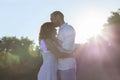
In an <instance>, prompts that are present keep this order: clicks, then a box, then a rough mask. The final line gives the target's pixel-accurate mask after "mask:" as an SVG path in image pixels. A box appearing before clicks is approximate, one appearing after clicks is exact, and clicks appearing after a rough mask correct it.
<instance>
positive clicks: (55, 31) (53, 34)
mask: <svg viewBox="0 0 120 80" xmlns="http://www.w3.org/2000/svg"><path fill="white" fill-rule="evenodd" d="M56 35H57V30H56V28H54V29H53V31H52V36H53V37H56Z"/></svg>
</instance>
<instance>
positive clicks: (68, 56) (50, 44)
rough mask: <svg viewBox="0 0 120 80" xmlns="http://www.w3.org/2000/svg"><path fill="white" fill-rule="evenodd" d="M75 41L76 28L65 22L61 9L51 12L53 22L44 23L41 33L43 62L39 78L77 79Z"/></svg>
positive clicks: (44, 79) (54, 79)
mask: <svg viewBox="0 0 120 80" xmlns="http://www.w3.org/2000/svg"><path fill="white" fill-rule="evenodd" d="M58 26H59V32H58V34H57V32H56V31H57V30H56V27H58ZM74 41H75V30H74V29H73V27H72V26H70V25H68V24H67V23H65V21H64V15H63V14H62V13H61V12H60V11H54V12H53V13H51V22H46V23H44V24H43V25H42V26H41V29H40V33H39V44H40V49H41V54H42V56H43V64H42V66H41V68H40V71H39V72H38V80H76V62H75V58H74V57H73V51H74V47H75V46H74Z"/></svg>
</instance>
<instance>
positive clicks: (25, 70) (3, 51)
mask: <svg viewBox="0 0 120 80" xmlns="http://www.w3.org/2000/svg"><path fill="white" fill-rule="evenodd" d="M41 64H42V56H41V54H40V49H39V47H38V46H35V44H34V43H33V41H31V40H29V39H28V38H24V37H21V39H18V38H16V37H3V38H1V39H0V77H1V76H3V77H4V76H5V77H4V78H5V79H6V80H8V78H7V76H9V77H11V79H10V78H9V80H16V79H15V77H16V78H17V77H20V78H21V80H22V79H24V78H25V76H23V75H26V76H27V77H26V78H29V80H30V79H32V78H33V79H34V80H36V79H35V78H36V76H37V73H38V71H39V68H40V65H41ZM31 75H32V76H31ZM4 78H3V80H4ZM26 78H25V80H27V79H26Z"/></svg>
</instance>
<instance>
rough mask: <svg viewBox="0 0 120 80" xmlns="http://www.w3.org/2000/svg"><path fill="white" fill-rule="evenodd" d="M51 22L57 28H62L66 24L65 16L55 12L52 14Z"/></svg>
mask: <svg viewBox="0 0 120 80" xmlns="http://www.w3.org/2000/svg"><path fill="white" fill-rule="evenodd" d="M50 19H51V22H53V23H54V24H56V26H61V25H62V24H63V23H64V15H63V13H61V12H60V11H54V12H53V13H51V18H50Z"/></svg>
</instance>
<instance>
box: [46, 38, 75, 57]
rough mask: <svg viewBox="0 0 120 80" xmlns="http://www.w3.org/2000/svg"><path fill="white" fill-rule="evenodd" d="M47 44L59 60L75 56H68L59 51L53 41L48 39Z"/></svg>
mask: <svg viewBox="0 0 120 80" xmlns="http://www.w3.org/2000/svg"><path fill="white" fill-rule="evenodd" d="M46 44H47V48H48V50H50V51H51V52H52V53H53V54H54V55H55V56H56V57H58V58H67V57H72V56H73V54H68V53H66V52H61V51H59V49H58V48H57V46H55V45H54V43H53V41H51V40H49V39H46Z"/></svg>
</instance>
